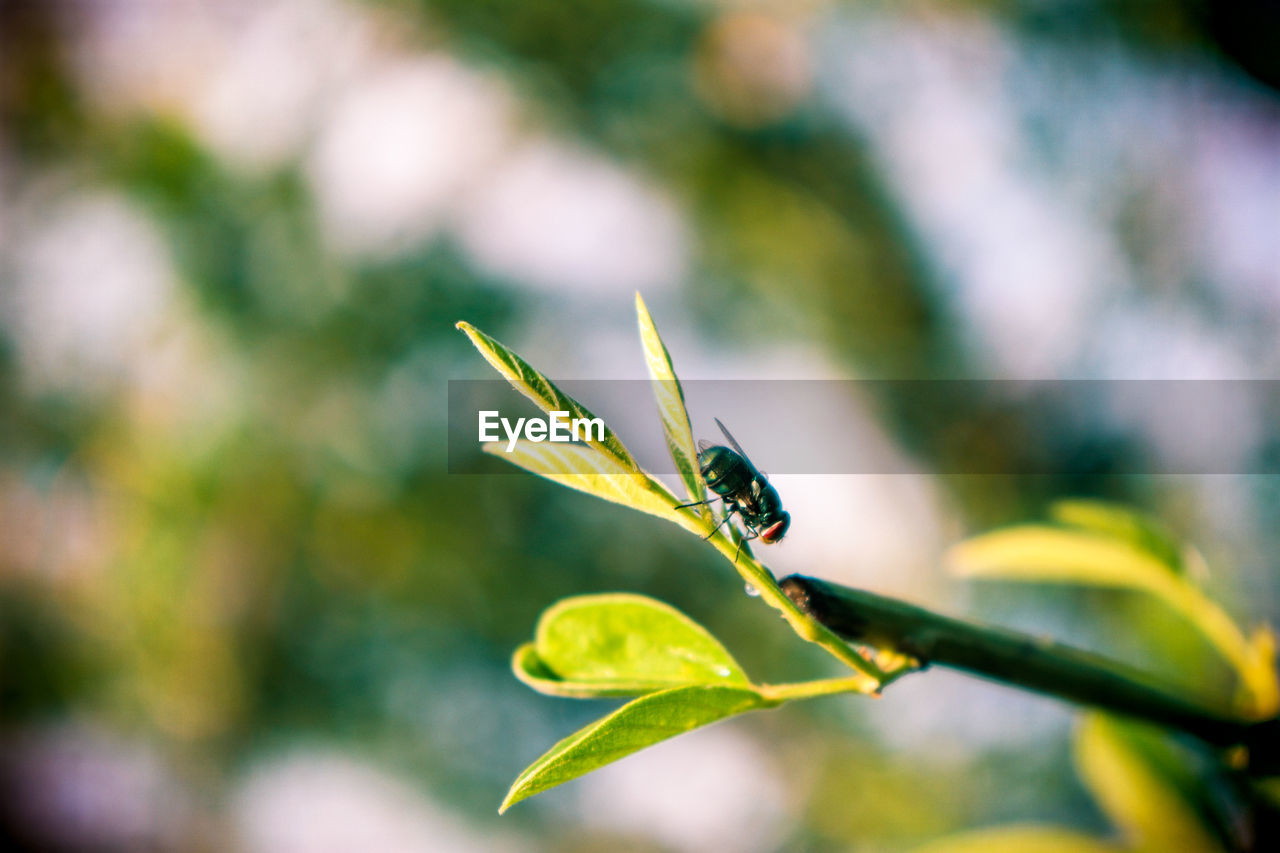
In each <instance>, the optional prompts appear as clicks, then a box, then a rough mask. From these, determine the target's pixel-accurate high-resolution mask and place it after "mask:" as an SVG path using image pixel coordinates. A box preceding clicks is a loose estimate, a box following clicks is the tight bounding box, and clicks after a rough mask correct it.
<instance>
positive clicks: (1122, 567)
mask: <svg viewBox="0 0 1280 853" xmlns="http://www.w3.org/2000/svg"><path fill="white" fill-rule="evenodd" d="M948 563H949V565H950V567H951V570H952V571H953V572H955V573H956V574H958V575H961V576H963V577H976V578H1000V579H1003V580H1030V581H1040V582H1044V583H1053V582H1057V583H1077V584H1087V585H1089V586H1106V587H1124V588H1130V589H1145V590H1148V591H1150V592H1154V593H1157V594H1160V593H1161V592H1162V591H1163V590H1165V589H1166V588H1167V587H1168V586H1169V585H1170V583H1171V582H1172V578H1171V575H1170V573H1169V571H1168V569H1167V567H1166V566H1165V564H1164V563H1162V562H1161V561H1160V560H1158V559H1156V558H1155V557H1153V556H1152V555H1151V554H1149V553H1147V552H1146V551H1143V550H1141V549H1139V548H1137V547H1135V546H1134V545H1132V544H1131V543H1129V542H1126V541H1124V540H1121V539H1116V538H1114V537H1112V536H1109V535H1105V534H1101V533H1095V532H1088V531H1083V530H1068V529H1064V528H1060V527H1050V526H1048V525H1036V524H1026V525H1021V526H1018V527H1008V528H1005V529H1003V530H996V531H993V532H991V533H985V534H982V535H980V536H975V537H973V538H972V539H968V540H966V541H964V542H961V543H960V544H959V545H957V546H955V547H954V548H952V549H951V553H950V555H949V560H948Z"/></svg>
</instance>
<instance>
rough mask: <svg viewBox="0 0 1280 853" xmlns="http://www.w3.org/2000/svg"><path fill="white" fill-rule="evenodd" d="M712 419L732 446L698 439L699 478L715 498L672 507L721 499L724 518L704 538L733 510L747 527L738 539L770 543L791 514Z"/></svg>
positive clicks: (780, 534) (788, 522)
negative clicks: (743, 536) (700, 472)
mask: <svg viewBox="0 0 1280 853" xmlns="http://www.w3.org/2000/svg"><path fill="white" fill-rule="evenodd" d="M715 421H716V426H718V427H720V431H721V432H722V433H724V437H725V438H727V439H729V443H730V444H731V445H733V448H732V449H730V448H728V447H725V446H724V445H721V444H712V443H711V442H709V441H700V442H698V468H699V469H700V470H701V471H702V478H703V479H704V480H706V482H707V488H708V489H710V490H711V491H712V492H714V493H715V494H716V497H714V498H709V499H708V500H705V501H694V502H693V503H687V504H680V505H679V506H677V507H676V509H683V508H685V507H691V506H702V505H703V504H709V503H712V502H714V501H717V500H722V501H724V508H725V513H724V518H723V519H722V520H721V522H720V523H719V524H717V525H716V527H715V530H712V531H711V532H710V533H709V534H707V538H708V539H710V538H711V537H712V536H714V535H715V532H716V530H719V529H720V528H721V527H722V526H724V525H725V524H727V523H728V521H729V519H730V518H732V517H733V515H734V513H737V515H738V517H739V518H740V519H742V524H743V526H744V527H746V528H747V535H746V537H745V538H744V539H743V540H742V541H744V542H745V541H750V540H752V539H759V540H760V541H761V542H763V543H765V544H766V545H772V544H773V543H774V542H778V541H779V540H781V539H782V537H783V536H785V535H786V534H787V528H789V527H790V526H791V514H790V513H788V512H786V511H785V510H783V508H782V499H781V498H779V497H778V490H777V489H775V488H774V487H773V486H771V485H770V484H769V480H768V479H767V478H766V477H765V476H764V475H763V474H761V473H760V472H759V471H757V470H756V467H755V466H754V465H752V464H751V460H750V459H748V458H747V454H746V453H745V452H744V451H743V449H742V446H741V445H740V444H738V442H737V440H736V439H734V437H733V436H732V435H731V434H730V433H729V430H728V429H727V428H726V427H725V425H724V424H722V423H720V419H719V418H716V419H715ZM738 547H739V548H741V547H742V543H741V542H739V543H738Z"/></svg>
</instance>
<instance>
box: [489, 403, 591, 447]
mask: <svg viewBox="0 0 1280 853" xmlns="http://www.w3.org/2000/svg"><path fill="white" fill-rule="evenodd" d="M549 415H550V417H549V418H516V422H515V424H512V423H511V421H510V420H509V419H507V418H504V417H500V416H499V414H498V412H496V411H481V412H480V440H481V441H501V440H502V438H501V436H499V435H498V427H499V425H501V427H502V429H503V431H504V432H505V433H506V434H507V452H508V453H511V452H512V451H513V450H515V449H516V442H517V441H518V440H519V439H520V437H521V430H523V431H524V438H525V439H527V440H529V441H604V421H603V420H601V419H600V418H573V419H572V420H570V418H569V413H568V412H550V413H549Z"/></svg>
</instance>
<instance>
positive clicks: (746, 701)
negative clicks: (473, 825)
mask: <svg viewBox="0 0 1280 853" xmlns="http://www.w3.org/2000/svg"><path fill="white" fill-rule="evenodd" d="M776 704H778V701H777V700H770V699H767V698H765V697H764V696H762V695H761V694H760V693H759V692H757V691H756V690H754V689H752V688H750V687H742V686H724V685H691V686H686V687H675V688H672V689H670V690H663V691H660V692H657V693H650V694H648V695H646V696H641V697H640V698H638V699H634V700H632V701H630V702H628V703H627V704H625V705H623V706H622V707H621V708H619V709H618V710H616V711H614V712H613V713H612V714H609V715H607V716H605V717H602V718H600V719H599V720H596V721H595V722H593V723H591V724H590V725H588V726H585V727H584V728H582V729H579V730H578V731H576V732H574V733H573V734H571V735H569V736H568V737H567V738H565V739H563V740H561V741H560V742H559V743H557V744H556V745H555V746H553V747H551V749H549V750H547V751H546V752H545V753H543V754H542V756H541V757H539V758H538V759H537V760H536V761H534V762H533V763H532V764H530V765H529V766H528V767H526V768H525V769H524V771H523V772H522V773H521V774H520V775H519V776H517V777H516V780H515V782H513V783H512V785H511V789H510V790H509V791H508V792H507V795H506V797H505V798H503V801H502V804H501V806H499V808H498V812H499V813H502V812H505V811H506V810H507V809H509V808H510V807H511V806H513V805H515V804H516V803H518V802H520V801H521V800H523V799H526V798H528V797H531V796H533V795H534V794H538V793H541V792H543V791H546V790H548V789H550V788H554V787H556V786H557V785H560V784H562V783H564V782H568V781H571V780H573V779H577V778H578V777H580V776H583V775H585V774H587V773H589V772H591V771H592V770H596V769H599V768H600V767H603V766H605V765H606V764H611V763H612V762H614V761H617V760H618V759H620V758H624V757H625V756H628V755H631V754H632V753H635V752H638V751H640V750H641V749H644V748H645V747H648V746H652V745H653V744H655V743H660V742H662V741H664V740H667V739H669V738H672V737H675V736H676V735H680V734H684V733H685V732H689V731H692V730H694V729H696V728H701V727H702V726H706V725H710V724H711V723H715V722H719V721H720V720H723V719H726V718H727V717H732V716H735V715H737V714H741V713H745V712H747V711H754V710H757V709H760V708H767V707H772V706H773V705H776ZM668 711H669V712H672V713H673V722H672V723H671V724H667V725H664V724H662V723H661V722H660V721H658V720H656V719H655V718H656V717H658V716H659V715H661V714H662V713H664V712H668ZM615 733H616V734H630V735H632V739H623V740H622V742H621V743H619V744H618V745H617V746H615V747H613V748H608V747H607V746H606V745H605V744H603V743H602V741H603V740H604V739H605V738H608V737H609V736H610V735H611V734H615Z"/></svg>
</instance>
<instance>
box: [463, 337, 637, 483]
mask: <svg viewBox="0 0 1280 853" xmlns="http://www.w3.org/2000/svg"><path fill="white" fill-rule="evenodd" d="M457 327H458V328H459V329H461V330H462V331H463V332H465V333H466V335H467V337H468V338H470V339H471V343H473V344H475V347H476V349H477V350H479V351H480V354H481V355H482V356H484V358H485V360H486V361H488V362H489V364H491V365H493V368H494V369H495V370H497V371H498V372H499V373H501V374H502V376H503V378H505V379H506V380H507V381H508V382H510V383H511V386H512V387H513V388H515V389H516V390H517V391H519V392H520V393H521V394H523V395H524V396H525V397H528V398H529V399H530V400H531V401H533V403H534V405H536V406H537V407H538V408H540V409H542V410H543V411H544V412H555V411H559V412H568V413H569V419H570V420H577V419H578V418H587V419H588V420H591V419H594V418H595V415H593V414H591V412H590V411H589V410H588V409H587V408H586V407H585V406H583V405H582V404H581V403H579V402H578V401H577V400H575V399H573V398H572V397H570V396H569V395H568V394H566V393H564V392H563V391H561V390H560V389H559V388H557V387H556V386H555V384H554V383H553V382H552V381H551V380H550V379H548V378H547V377H545V376H543V375H542V374H541V373H539V372H538V371H537V370H535V369H533V368H532V367H530V366H529V364H528V363H527V362H526V361H525V360H524V359H522V358H521V357H520V356H518V355H516V354H515V352H513V351H512V350H511V349H510V348H509V347H507V346H506V345H504V344H502V343H501V342H499V341H497V340H495V339H494V338H491V337H489V336H488V335H486V334H485V333H484V332H482V331H480V330H479V329H477V328H476V327H475V326H473V325H471V324H470V323H466V322H459V323H458V324H457ZM588 443H589V444H591V445H592V446H594V447H598V448H599V449H600V450H601V451H602V452H603V453H604V454H606V455H607V456H609V457H610V458H611V459H613V460H614V461H615V462H617V463H619V464H620V465H622V466H623V467H624V468H629V469H631V470H633V471H634V470H638V466H637V465H636V461H635V459H634V458H632V456H631V451H629V450H627V448H626V447H625V446H623V444H622V442H621V441H620V440H619V439H618V437H617V436H616V435H614V434H613V431H612V430H610V429H609V427H608V426H605V428H604V440H603V441H595V440H594V439H593V440H591V441H590V442H588Z"/></svg>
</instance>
